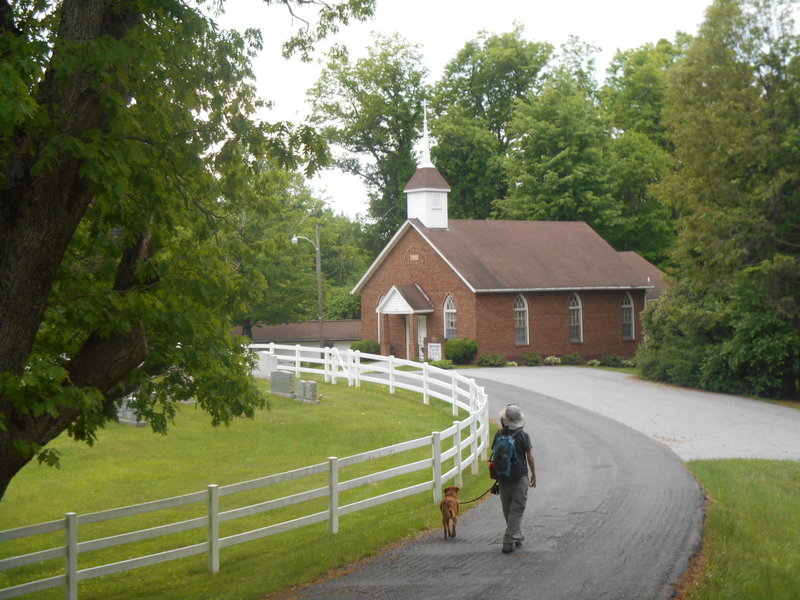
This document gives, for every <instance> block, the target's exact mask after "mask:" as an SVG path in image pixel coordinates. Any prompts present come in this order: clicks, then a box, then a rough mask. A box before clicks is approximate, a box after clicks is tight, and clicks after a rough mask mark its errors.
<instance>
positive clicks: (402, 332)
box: [375, 283, 433, 360]
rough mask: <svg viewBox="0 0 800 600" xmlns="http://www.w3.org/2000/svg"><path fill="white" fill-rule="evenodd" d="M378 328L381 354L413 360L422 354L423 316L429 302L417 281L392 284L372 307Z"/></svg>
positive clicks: (425, 317) (424, 323)
mask: <svg viewBox="0 0 800 600" xmlns="http://www.w3.org/2000/svg"><path fill="white" fill-rule="evenodd" d="M375 312H376V313H378V322H379V323H382V324H384V325H385V326H382V327H380V329H379V330H380V332H381V339H380V340H379V341H380V344H381V354H391V355H393V356H396V357H398V358H405V359H408V360H410V359H413V358H421V357H423V356H424V352H423V348H424V341H425V337H426V336H427V329H428V322H427V315H428V314H430V313H433V305H432V304H431V301H430V300H429V299H428V296H427V295H426V294H425V292H423V291H422V288H421V287H420V286H419V285H417V284H415V283H414V284H411V285H393V286H392V287H391V289H390V290H389V291H388V292H387V293H386V294H385V295H384V296H383V298H382V300H381V301H380V302H379V303H378V306H377V307H376V308H375Z"/></svg>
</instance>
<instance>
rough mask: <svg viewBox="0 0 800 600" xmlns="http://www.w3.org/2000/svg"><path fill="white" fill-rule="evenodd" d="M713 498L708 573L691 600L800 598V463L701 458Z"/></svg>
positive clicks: (695, 467) (706, 543) (698, 468)
mask: <svg viewBox="0 0 800 600" xmlns="http://www.w3.org/2000/svg"><path fill="white" fill-rule="evenodd" d="M688 467H689V469H690V470H691V471H692V473H694V474H695V476H696V477H697V478H698V479H699V480H700V481H701V482H702V485H703V487H704V488H705V490H706V492H707V493H708V495H709V509H708V518H707V521H706V526H705V532H704V538H703V554H704V555H705V558H706V559H707V561H708V564H707V567H706V569H705V573H704V575H703V577H702V578H701V579H700V581H699V582H697V583H696V584H695V585H694V586H692V587H690V589H689V590H688V596H687V597H688V598H691V599H693V600H742V599H744V598H746V599H747V600H783V599H787V600H788V599H790V598H798V597H800V510H799V509H798V506H799V505H798V499H800V463H798V462H790V461H766V460H738V459H737V460H713V461H695V462H691V463H689V464H688Z"/></svg>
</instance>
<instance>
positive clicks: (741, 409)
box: [463, 367, 800, 461]
mask: <svg viewBox="0 0 800 600" xmlns="http://www.w3.org/2000/svg"><path fill="white" fill-rule="evenodd" d="M463 374H464V375H466V376H468V377H472V378H475V379H480V380H484V381H501V382H503V383H507V384H509V385H513V386H516V387H520V388H522V389H526V390H530V391H532V392H535V393H538V394H542V395H545V396H550V397H551V398H556V399H558V400H561V401H563V402H568V403H570V404H573V405H575V406H579V407H581V408H584V409H586V410H590V411H592V412H595V413H598V414H601V415H603V416H606V417H609V418H611V419H614V420H615V421H619V422H620V423H623V424H625V425H627V426H628V427H630V428H632V429H635V430H636V431H639V432H641V433H643V434H645V435H646V436H648V437H650V438H652V439H654V440H656V441H658V442H660V443H662V444H664V445H666V446H667V447H668V448H670V449H671V450H672V451H673V452H675V454H677V455H678V456H679V457H680V458H681V459H683V460H684V461H689V460H697V459H713V458H765V459H778V460H800V411H798V410H793V409H790V408H786V407H783V406H779V405H775V404H769V403H765V402H759V401H755V400H750V399H748V398H741V397H739V396H731V395H728V394H715V393H711V392H703V391H699V390H688V389H685V388H679V387H674V386H669V385H663V384H659V383H653V382H649V381H643V380H640V379H637V378H636V377H634V376H632V375H627V374H624V373H617V372H614V371H606V370H604V369H587V368H581V367H517V368H513V369H509V368H506V369H470V370H468V371H463ZM490 406H491V408H492V414H497V412H498V411H499V410H500V408H502V398H494V397H491V398H490Z"/></svg>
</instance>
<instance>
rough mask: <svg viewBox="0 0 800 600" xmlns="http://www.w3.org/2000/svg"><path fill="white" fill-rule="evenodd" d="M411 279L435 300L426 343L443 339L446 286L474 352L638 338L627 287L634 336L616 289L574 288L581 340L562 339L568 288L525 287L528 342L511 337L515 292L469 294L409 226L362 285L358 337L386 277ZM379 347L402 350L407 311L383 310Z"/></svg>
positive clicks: (617, 345)
mask: <svg viewBox="0 0 800 600" xmlns="http://www.w3.org/2000/svg"><path fill="white" fill-rule="evenodd" d="M414 283H416V284H418V285H419V286H420V287H421V288H422V290H423V291H424V292H425V293H426V294H427V296H428V298H429V299H430V301H431V303H432V304H433V307H434V312H433V314H428V315H427V332H428V337H427V339H426V343H427V342H430V341H434V342H435V341H441V342H442V343H443V342H444V339H443V338H444V322H443V309H444V302H445V299H446V298H447V296H448V295H450V294H452V295H453V297H454V298H455V300H456V303H457V306H458V313H457V328H458V337H461V338H469V339H474V340H477V342H478V353H479V354H487V353H496V354H502V355H503V356H505V357H506V358H508V359H509V360H516V359H518V358H519V357H520V356H522V355H524V354H528V353H531V352H537V353H539V354H541V355H542V357H545V356H549V355H551V354H554V355H557V356H563V355H565V354H580V355H581V356H583V357H584V358H587V359H588V358H594V357H597V356H601V355H603V354H617V355H620V356H628V357H630V356H633V354H634V352H635V351H636V347H637V345H638V344H639V342H640V341H641V332H642V329H641V322H640V320H639V314H640V313H641V311H642V309H643V307H644V292H631V296H632V297H633V299H634V315H635V325H634V326H635V334H636V335H635V339H634V340H632V341H625V340H623V339H622V308H621V305H622V298H623V292H619V291H590V292H581V293H580V294H579V295H580V298H581V302H582V306H583V342H582V343H571V342H570V341H569V310H568V307H569V298H570V295H571V294H570V293H569V292H539V293H526V294H525V298H526V300H527V302H528V327H529V344H528V345H527V346H517V345H516V344H515V341H514V301H515V299H516V296H517V294H516V293H509V294H480V295H478V296H477V297H476V295H475V294H473V293H472V291H471V290H470V289H469V288H468V287H467V286H466V284H465V283H464V282H463V281H462V280H461V279H460V278H459V277H458V276H457V275H456V274H455V273H454V272H453V271H452V269H450V267H449V266H448V265H447V263H445V262H444V260H442V258H441V257H440V256H439V255H438V254H437V253H436V252H434V251H433V250H432V249H431V248H430V247H429V246H428V245H427V243H426V242H425V241H424V240H423V239H422V237H421V236H420V235H419V233H418V232H417V231H416V230H415V229H413V228H410V229H409V230H408V231H407V232H406V234H405V235H404V236H403V238H402V239H400V240H399V241H398V243H397V244H396V246H395V247H394V248H393V249H392V251H391V252H390V253H389V254H388V255H387V256H386V258H385V259H384V262H383V264H381V266H380V268H379V269H378V270H377V272H376V273H374V274H373V276H372V277H371V278H370V279H369V280H368V281H367V282H366V283H365V285H364V287H363V288H362V290H361V337H362V339H372V340H377V339H378V323H377V314H376V313H375V307H376V306H377V304H378V302H379V301H380V299H381V297H382V296H383V295H385V294H386V293H388V291H389V290H390V289H391V287H392V285H407V284H414ZM382 319H383V320H382V323H381V338H382V339H381V353H382V354H393V355H395V356H397V357H402V358H406V322H407V321H406V316H405V315H382ZM408 323H409V325H410V328H411V330H410V332H409V339H410V356H409V357H410V358H414V357H416V356H417V326H418V325H417V317H416V315H412V316H411V317H410V318H409V319H408Z"/></svg>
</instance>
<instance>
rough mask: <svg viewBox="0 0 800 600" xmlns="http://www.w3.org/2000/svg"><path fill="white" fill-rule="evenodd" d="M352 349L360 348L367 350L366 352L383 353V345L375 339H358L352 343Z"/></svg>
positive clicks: (362, 350)
mask: <svg viewBox="0 0 800 600" xmlns="http://www.w3.org/2000/svg"><path fill="white" fill-rule="evenodd" d="M350 349H351V350H358V351H359V352H365V353H366V354H380V353H381V345H380V344H379V343H378V342H376V341H375V340H358V341H357V342H353V343H352V344H350Z"/></svg>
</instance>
